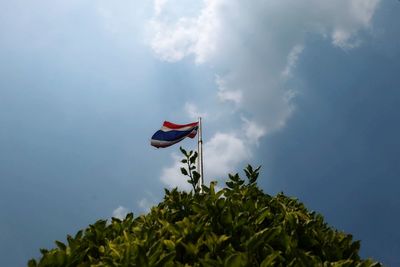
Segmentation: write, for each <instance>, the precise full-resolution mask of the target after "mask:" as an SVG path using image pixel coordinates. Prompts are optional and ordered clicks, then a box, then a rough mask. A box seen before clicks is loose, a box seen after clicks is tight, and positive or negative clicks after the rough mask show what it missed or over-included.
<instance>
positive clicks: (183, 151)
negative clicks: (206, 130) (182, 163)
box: [179, 146, 188, 157]
mask: <svg viewBox="0 0 400 267" xmlns="http://www.w3.org/2000/svg"><path fill="white" fill-rule="evenodd" d="M179 149H180V151H181V152H182V154H183V155H185V156H186V157H187V156H188V154H187V152H186V150H185V149H183V147H181V146H180V147H179Z"/></svg>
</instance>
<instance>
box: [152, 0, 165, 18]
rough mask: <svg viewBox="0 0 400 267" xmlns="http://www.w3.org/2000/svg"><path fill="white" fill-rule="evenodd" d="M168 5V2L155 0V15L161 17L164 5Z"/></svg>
mask: <svg viewBox="0 0 400 267" xmlns="http://www.w3.org/2000/svg"><path fill="white" fill-rule="evenodd" d="M166 3H167V0H154V13H155V15H156V16H159V15H160V14H161V12H162V10H163V8H164V5H165V4H166Z"/></svg>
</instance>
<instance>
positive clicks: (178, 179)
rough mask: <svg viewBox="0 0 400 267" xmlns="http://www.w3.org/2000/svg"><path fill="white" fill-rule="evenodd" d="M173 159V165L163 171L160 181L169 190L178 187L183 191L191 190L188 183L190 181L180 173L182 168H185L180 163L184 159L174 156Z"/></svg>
mask: <svg viewBox="0 0 400 267" xmlns="http://www.w3.org/2000/svg"><path fill="white" fill-rule="evenodd" d="M172 159H173V163H172V165H171V166H169V167H166V168H164V169H163V170H162V173H161V178H160V180H161V181H162V182H163V183H164V184H165V185H167V186H168V187H169V188H173V187H178V188H180V189H182V190H190V189H191V185H190V184H189V183H188V182H187V180H188V179H187V178H186V177H185V176H183V175H182V174H181V171H180V168H181V167H183V164H182V163H181V162H180V161H181V159H182V157H181V156H178V155H177V154H172Z"/></svg>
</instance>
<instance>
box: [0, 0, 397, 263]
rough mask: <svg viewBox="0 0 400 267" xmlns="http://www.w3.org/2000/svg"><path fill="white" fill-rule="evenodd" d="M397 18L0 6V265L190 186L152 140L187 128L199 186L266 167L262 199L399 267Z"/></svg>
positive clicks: (376, 1)
mask: <svg viewBox="0 0 400 267" xmlns="http://www.w3.org/2000/svg"><path fill="white" fill-rule="evenodd" d="M399 12H400V3H399V2H398V1H395V0H336V1H320V0H300V1H288V0H280V1H275V0H256V1H252V2H251V3H249V2H248V1H239V0H196V1H184V0H154V1H153V0H146V1H129V0H119V1H113V2H112V3H111V1H106V0H97V1H89V0H83V1H82V0H80V1H77V0H70V1H65V0H64V1H63V0H56V1H54V0H52V1H50V0H43V1H40V2H37V1H36V2H30V1H22V0H15V1H4V0H0V22H1V23H0V41H1V42H0V57H1V59H2V60H1V63H0V75H1V79H0V125H1V126H0V148H1V149H0V182H1V186H0V213H1V220H0V259H1V262H2V265H4V266H24V265H25V264H26V262H27V261H28V260H29V259H30V258H32V257H38V256H39V255H40V253H39V249H40V248H51V247H54V240H61V241H63V240H65V237H66V235H67V234H74V233H76V232H77V231H78V230H80V229H82V228H85V227H86V226H88V225H89V224H90V223H94V222H95V221H96V220H98V219H107V218H111V217H112V216H115V217H123V216H124V215H125V214H126V213H127V212H134V214H135V215H139V214H142V213H146V212H147V211H148V210H149V208H150V207H151V206H153V205H155V204H157V203H158V202H160V201H161V200H162V197H163V194H164V190H163V189H164V188H173V187H176V186H177V187H179V188H180V189H183V190H186V189H190V187H189V184H187V183H186V182H185V181H186V179H185V178H184V177H183V176H181V175H180V174H179V167H180V163H179V160H180V158H181V155H180V154H179V149H178V148H179V145H175V146H173V147H170V148H167V149H155V148H153V147H151V146H150V144H149V140H150V137H151V135H152V134H153V133H154V132H155V131H156V130H158V129H159V128H160V127H161V124H162V122H163V121H164V120H169V121H172V122H175V123H182V124H184V123H189V122H193V121H196V120H197V117H198V116H201V117H202V118H203V139H204V142H205V143H204V164H205V166H204V167H205V179H206V182H207V183H208V182H210V181H212V180H216V181H218V182H219V186H220V187H222V186H223V184H224V180H225V178H226V177H227V174H228V173H235V172H241V170H242V169H243V168H244V167H245V166H246V164H247V163H250V164H252V165H254V166H256V165H262V174H261V177H260V178H259V185H260V187H261V188H262V189H263V190H264V192H266V193H268V194H272V195H274V194H276V193H278V192H281V191H283V192H284V193H285V194H287V195H290V196H294V197H297V198H298V199H299V200H300V201H302V202H304V203H305V204H306V206H307V207H308V208H309V209H310V210H315V211H317V212H320V213H322V214H323V215H324V217H325V219H326V221H327V222H328V223H329V224H330V225H331V226H333V227H334V228H336V229H338V230H341V231H345V232H347V233H351V234H353V236H354V238H355V239H356V240H361V255H362V257H372V258H374V259H376V260H379V261H381V262H383V263H384V264H386V265H387V266H397V265H400V257H399V256H398V252H399V251H400V231H399V230H398V227H397V222H398V221H399V220H400V209H399V207H400V190H399V188H400V180H399V178H400V158H399V156H398V155H399V152H400V141H399V140H398V139H399V138H398V136H400V125H399V123H398V122H399V121H400V111H399V107H400V75H399V74H398V72H399V69H400V38H399V36H400V27H399V25H400V23H399V20H400V19H399V17H398V13H399ZM180 145H182V146H183V147H185V148H187V149H195V147H196V145H197V144H196V142H195V141H193V140H184V141H182V143H180Z"/></svg>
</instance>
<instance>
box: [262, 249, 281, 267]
mask: <svg viewBox="0 0 400 267" xmlns="http://www.w3.org/2000/svg"><path fill="white" fill-rule="evenodd" d="M279 257H280V253H279V251H274V252H272V253H271V254H269V255H268V256H267V257H265V259H264V260H263V261H262V262H261V264H260V267H273V266H277V264H276V261H277V260H278V259H279Z"/></svg>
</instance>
